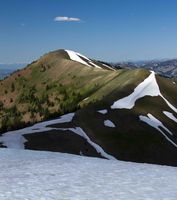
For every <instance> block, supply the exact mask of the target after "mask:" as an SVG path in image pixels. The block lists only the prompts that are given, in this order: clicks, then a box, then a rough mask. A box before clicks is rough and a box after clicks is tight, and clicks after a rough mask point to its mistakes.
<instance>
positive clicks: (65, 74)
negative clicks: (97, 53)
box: [0, 50, 177, 166]
mask: <svg viewBox="0 0 177 200" xmlns="http://www.w3.org/2000/svg"><path fill="white" fill-rule="evenodd" d="M69 54H72V55H70V56H69ZM69 54H68V52H66V51H65V50H58V51H53V52H50V53H48V54H45V55H44V56H42V57H41V58H40V59H39V60H36V61H34V62H33V63H31V64H30V65H28V66H27V67H26V68H24V69H23V70H20V71H18V72H15V73H14V74H13V75H11V76H10V77H8V78H6V79H5V80H3V81H1V83H0V88H1V90H0V101H1V107H0V108H1V109H0V114H1V118H0V122H1V123H0V124H1V137H0V143H1V146H2V147H11V145H14V143H13V142H12V143H11V141H16V142H17V144H18V145H19V146H18V147H19V148H20V147H22V148H27V149H36V150H49V151H59V152H69V153H73V154H78V155H80V154H82V155H87V156H97V157H100V156H101V157H105V156H104V155H106V154H108V155H110V156H113V157H114V158H116V159H120V160H126V161H135V162H147V163H156V164H166V165H174V166H177V157H176V155H177V149H176V144H177V140H176V137H177V127H176V121H175V120H176V119H177V114H176V108H177V104H176V102H177V97H176V96H175V95H174V94H175V92H176V87H177V86H176V84H174V83H173V80H172V79H166V78H164V77H161V76H159V75H157V74H155V73H154V72H150V71H148V70H145V69H134V70H129V69H118V70H115V69H114V68H113V70H110V66H109V67H105V66H104V65H103V64H102V63H100V62H99V63H98V62H97V63H95V61H94V60H92V59H90V58H87V57H85V56H83V55H82V54H80V53H76V52H73V51H72V52H69ZM73 54H74V55H73ZM78 57H79V58H78ZM71 58H72V59H71ZM73 59H74V60H73ZM80 59H82V60H80ZM78 60H79V61H80V62H78ZM84 62H87V64H84ZM90 63H91V64H90ZM92 63H93V64H92ZM89 65H90V66H89ZM96 66H97V67H96ZM145 83H146V84H145ZM8 85H10V86H11V87H10V89H8V90H7V88H8V87H7V86H8ZM126 99H127V103H128V104H127V105H128V107H127V106H126V105H125V102H126ZM11 100H12V101H11ZM121 101H122V102H123V104H121V106H120V102H121ZM131 101H132V105H133V106H130V103H131ZM127 108H128V109H127ZM71 112H72V113H74V116H73V118H72V119H70V120H69V121H62V119H63V117H64V118H65V114H67V113H71ZM3 115H4V117H2V116H3ZM61 115H62V116H63V115H64V116H63V117H61V121H60V118H59V122H58V121H56V123H54V121H55V120H54V121H53V120H51V123H49V124H48V125H46V126H42V128H41V127H38V125H37V124H36V126H35V125H33V126H32V127H31V126H30V127H28V128H25V129H21V130H17V131H10V130H14V129H17V128H20V126H24V125H25V126H26V125H27V124H35V123H36V122H40V121H44V120H46V119H50V118H55V117H58V116H61ZM66 116H67V115H66ZM20 123H21V124H20ZM18 124H19V125H20V126H17V125H18ZM41 124H43V122H41ZM44 124H45V122H44ZM6 131H8V132H6ZM26 131H27V132H26ZM20 141H23V145H22V146H21V143H20ZM9 142H10V143H9ZM174 144H175V145H174ZM101 149H103V151H104V152H105V153H106V154H102V153H101V152H102V151H101Z"/></svg>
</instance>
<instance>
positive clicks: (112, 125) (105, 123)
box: [104, 120, 116, 128]
mask: <svg viewBox="0 0 177 200" xmlns="http://www.w3.org/2000/svg"><path fill="white" fill-rule="evenodd" d="M104 125H105V126H107V127H110V128H115V127H116V126H115V124H114V123H113V122H112V121H110V120H104Z"/></svg>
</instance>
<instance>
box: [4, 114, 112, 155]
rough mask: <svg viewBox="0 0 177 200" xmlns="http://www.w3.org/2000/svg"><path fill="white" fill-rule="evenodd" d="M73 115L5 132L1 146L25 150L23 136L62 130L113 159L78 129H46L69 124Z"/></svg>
mask: <svg viewBox="0 0 177 200" xmlns="http://www.w3.org/2000/svg"><path fill="white" fill-rule="evenodd" d="M74 115H75V113H69V114H66V115H63V116H61V117H60V118H59V119H54V120H49V121H45V122H40V123H37V124H35V125H33V126H30V127H27V128H23V129H20V130H16V131H9V132H6V133H4V134H3V135H2V136H0V142H2V144H3V145H5V146H6V147H7V148H14V149H25V145H24V144H25V142H27V140H26V139H25V138H24V137H23V135H26V134H32V133H42V132H47V131H51V130H63V131H65V130H69V131H71V132H73V133H76V134H78V135H79V136H81V137H83V138H85V139H86V140H87V142H88V143H89V144H90V145H91V146H92V147H93V148H94V149H95V150H96V151H97V152H98V153H100V155H102V156H103V157H104V158H107V159H115V158H114V157H113V156H111V155H109V154H107V153H106V152H104V150H103V149H102V148H101V147H100V146H99V145H97V144H96V143H94V142H92V141H91V140H90V138H89V137H88V136H87V134H86V133H85V132H84V131H83V130H82V129H81V128H80V127H75V128H52V127H47V126H50V125H54V124H59V123H66V122H71V121H72V120H73V117H74Z"/></svg>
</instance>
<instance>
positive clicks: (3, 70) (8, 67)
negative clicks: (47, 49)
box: [0, 63, 27, 79]
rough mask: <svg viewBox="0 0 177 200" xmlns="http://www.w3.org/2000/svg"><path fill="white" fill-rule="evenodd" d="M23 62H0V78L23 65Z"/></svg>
mask: <svg viewBox="0 0 177 200" xmlns="http://www.w3.org/2000/svg"><path fill="white" fill-rule="evenodd" d="M26 65H27V64H25V63H14V64H0V79H3V78H4V77H6V76H8V75H9V74H11V73H12V72H14V71H16V70H18V69H21V68H23V67H25V66H26Z"/></svg>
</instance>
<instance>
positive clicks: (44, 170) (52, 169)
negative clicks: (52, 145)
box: [0, 149, 177, 200]
mask: <svg viewBox="0 0 177 200" xmlns="http://www.w3.org/2000/svg"><path fill="white" fill-rule="evenodd" d="M0 158H1V162H0V169H1V170H0V191H1V192H0V199H3V200H5V199H8V200H25V199H26V200H34V199H38V200H76V199H77V200H88V199H93V200H103V199H105V200H106V199H111V200H117V199H119V200H130V199H134V200H142V199H143V200H158V199H160V200H161V199H163V200H176V197H177V190H176V188H177V169H176V168H175V167H168V166H160V165H150V164H138V163H131V162H121V161H114V160H104V159H99V158H89V157H83V156H74V155H69V154H61V153H52V152H39V151H29V150H14V149H13V150H11V149H0Z"/></svg>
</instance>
